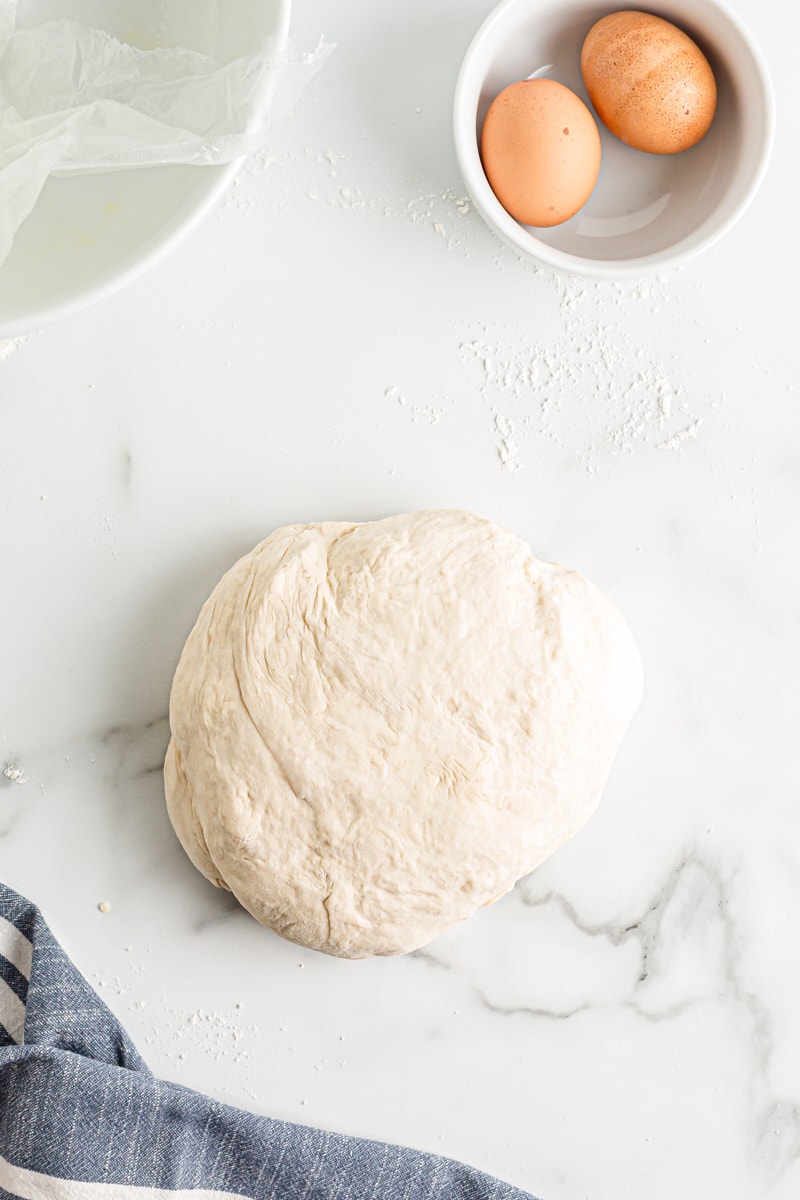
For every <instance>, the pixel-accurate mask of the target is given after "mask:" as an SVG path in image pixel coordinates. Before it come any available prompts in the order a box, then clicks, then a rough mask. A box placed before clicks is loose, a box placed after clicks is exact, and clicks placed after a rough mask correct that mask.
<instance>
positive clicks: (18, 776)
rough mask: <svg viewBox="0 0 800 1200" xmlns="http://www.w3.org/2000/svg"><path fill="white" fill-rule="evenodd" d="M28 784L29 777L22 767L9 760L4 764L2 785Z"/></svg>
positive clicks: (0, 775) (0, 779)
mask: <svg viewBox="0 0 800 1200" xmlns="http://www.w3.org/2000/svg"><path fill="white" fill-rule="evenodd" d="M27 782H28V777H27V775H26V774H25V772H24V771H23V770H22V768H21V767H18V766H17V764H16V762H13V761H11V760H9V761H8V762H6V763H4V764H3V770H2V772H0V784H4V783H16V784H24V783H27Z"/></svg>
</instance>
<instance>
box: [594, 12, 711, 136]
mask: <svg viewBox="0 0 800 1200" xmlns="http://www.w3.org/2000/svg"><path fill="white" fill-rule="evenodd" d="M581 73H582V74H583V82H584V83H585V84H586V90H587V92H588V93H589V98H590V100H591V102H592V104H593V105H594V107H595V111H596V112H597V115H598V116H599V117H600V120H601V121H603V123H604V124H605V125H607V126H608V128H609V129H610V130H611V132H612V133H613V134H615V135H616V136H617V137H618V138H620V139H621V140H622V141H623V142H626V143H627V144H628V145H629V146H633V147H634V149H636V150H647V151H649V153H650V154H675V153H677V152H678V151H679V150H688V149H689V147H690V146H693V145H694V144H695V142H699V141H700V138H701V137H702V136H703V135H704V133H705V132H706V131H707V129H708V127H709V125H710V124H711V121H712V120H713V117H714V111H715V109H716V106H717V84H716V81H715V79H714V73H713V71H712V70H711V67H710V66H709V64H708V60H707V59H706V57H705V55H704V54H703V52H702V50H701V49H700V47H699V46H697V45H696V44H695V43H694V42H693V41H692V39H691V38H690V37H689V35H688V34H686V33H684V32H683V30H682V29H678V27H677V26H676V25H673V24H672V23H671V22H670V21H665V20H664V19H663V18H662V17H656V16H653V15H652V13H644V12H632V11H625V12H615V13H609V15H608V16H607V17H603V18H602V19H601V20H599V21H598V22H597V23H596V24H595V25H593V26H592V28H591V29H590V30H589V33H588V34H587V36H586V40H585V41H584V43H583V49H582V51H581Z"/></svg>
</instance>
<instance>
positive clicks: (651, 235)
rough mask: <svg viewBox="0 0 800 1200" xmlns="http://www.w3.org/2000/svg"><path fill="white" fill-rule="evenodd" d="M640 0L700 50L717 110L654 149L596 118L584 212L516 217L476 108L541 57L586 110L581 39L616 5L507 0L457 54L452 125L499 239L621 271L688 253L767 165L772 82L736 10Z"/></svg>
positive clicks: (732, 215) (734, 210) (714, 0)
mask: <svg viewBox="0 0 800 1200" xmlns="http://www.w3.org/2000/svg"><path fill="white" fill-rule="evenodd" d="M620 7H622V8H624V7H625V6H624V5H622V6H618V8H620ZM628 7H633V8H635V7H637V6H636V5H630V6H628ZM642 7H643V8H644V9H645V10H646V11H648V12H653V13H656V14H657V15H658V16H661V17H665V18H666V19H667V20H669V21H672V22H673V23H674V24H676V25H678V26H679V27H680V28H681V29H684V30H685V31H686V32H687V33H688V34H689V35H690V36H691V37H693V38H694V40H695V41H696V42H697V43H698V45H699V46H700V47H701V49H702V50H703V51H704V53H705V54H706V57H707V58H708V60H709V62H710V63H711V66H712V68H713V70H714V74H715V76H716V80H717V87H718V101H717V111H716V115H715V117H714V121H713V122H712V125H711V128H710V129H709V131H708V133H707V134H706V135H705V137H704V138H702V140H701V141H700V142H698V143H697V145H695V146H693V147H692V148H691V149H690V150H685V151H683V153H681V154H670V155H656V154H645V153H643V152H641V151H638V150H632V149H631V148H630V147H629V146H626V145H624V144H623V143H622V142H621V141H619V140H618V139H617V138H615V137H614V136H613V134H611V133H609V131H608V130H607V129H606V127H605V126H604V125H603V123H602V122H601V121H600V120H599V118H598V122H597V123H598V127H599V129H600V137H601V141H602V150H603V162H602V166H601V169H600V177H599V179H598V182H597V185H596V187H595V189H594V191H593V192H592V195H591V197H590V199H589V200H588V202H587V203H586V205H585V206H584V207H583V208H582V209H581V210H580V212H578V213H577V214H576V215H575V216H574V217H573V218H572V219H571V220H569V221H566V222H565V223H564V224H563V225H557V226H555V227H553V228H552V229H533V228H530V227H528V226H525V225H520V224H519V223H518V222H517V221H515V220H514V218H513V217H511V216H509V214H508V213H507V212H506V211H505V209H504V208H503V207H502V205H501V204H500V202H499V201H498V200H497V198H496V196H495V195H494V193H493V191H492V189H491V188H490V186H489V183H488V180H487V179H486V175H485V174H484V171H483V167H482V165H481V159H480V153H479V148H478V147H479V137H480V130H481V126H482V124H483V119H484V116H485V115H486V110H487V109H488V107H489V105H490V103H491V102H492V100H493V99H494V97H495V96H496V95H497V93H498V92H500V91H501V90H502V89H503V88H504V87H506V86H507V85H508V84H510V83H513V82H514V81H516V80H518V79H525V78H527V76H529V75H531V74H532V73H533V72H534V71H537V70H540V69H541V68H543V67H546V66H551V67H552V70H551V71H550V72H548V77H549V78H552V79H556V80H558V81H559V82H560V83H563V84H566V86H567V87H570V88H572V89H573V91H575V92H577V93H578V95H579V96H580V97H581V99H582V100H584V102H585V103H586V104H587V105H588V106H589V108H590V110H591V109H592V106H591V103H590V101H589V98H588V96H587V94H586V89H585V88H584V86H583V81H582V79H581V72H580V52H581V46H582V44H583V40H584V38H585V36H586V34H587V33H588V32H589V29H590V28H591V26H592V25H593V24H594V22H595V21H597V20H598V19H599V18H600V17H602V16H604V15H605V14H606V13H609V12H615V11H618V8H617V9H615V7H614V5H610V4H607V3H606V4H598V3H596V0H504V3H502V4H500V5H499V7H497V8H496V9H494V11H493V12H492V13H490V15H489V17H488V18H487V19H486V21H484V23H483V25H482V26H481V27H480V29H479V30H478V32H477V34H476V35H475V37H474V39H473V41H472V44H471V46H470V48H469V50H468V51H467V54H466V57H465V59H464V62H463V65H462V68H461V72H460V74H459V77H458V83H457V85H456V94H455V109H454V131H455V145H456V153H457V155H458V160H459V164H460V167H461V172H462V174H463V177H464V182H465V184H466V186H467V190H468V191H469V194H470V196H471V197H472V200H473V203H474V204H475V207H476V208H477V209H478V210H479V211H480V212H481V214H482V215H483V217H484V218H485V220H486V221H487V222H488V224H489V225H490V226H491V228H492V229H494V230H495V232H496V233H497V234H499V236H500V237H501V238H502V239H503V240H504V241H506V242H508V243H509V244H510V245H512V246H514V247H515V248H516V249H517V250H519V251H521V252H522V253H523V254H525V255H527V256H529V257H530V258H533V259H535V260H537V261H538V262H541V263H545V264H547V265H549V266H551V267H555V268H557V269H561V270H566V271H573V272H576V273H578V274H582V275H590V276H596V277H600V278H607V279H619V278H621V277H625V276H640V275H645V274H647V273H649V272H651V271H661V270H664V269H665V268H667V267H669V266H672V265H675V264H677V263H679V262H682V261H685V260H686V259H687V258H689V257H691V256H692V255H694V254H697V253H698V252H699V251H700V250H703V249H705V248H706V247H707V246H710V245H711V244H712V243H713V242H715V241H716V240H717V239H718V238H720V237H721V236H722V235H723V234H724V233H725V231H726V230H728V229H730V227H731V226H732V225H733V223H734V222H735V221H736V220H737V219H738V218H739V217H740V216H741V215H742V213H743V212H744V210H745V208H746V207H747V205H748V204H749V202H750V200H751V199H752V197H753V195H754V193H755V191H756V189H757V187H758V185H759V183H760V182H761V179H762V177H763V174H764V171H765V169H766V165H767V161H768V159H769V154H770V150H771V147H772V137H773V126H774V102H773V96H772V88H771V85H770V81H769V76H768V74H767V70H766V68H765V66H764V63H763V62H762V59H761V56H760V54H759V52H758V50H757V49H756V48H755V46H754V45H753V42H752V40H751V38H750V37H749V35H748V34H747V33H746V32H745V30H744V29H743V28H742V26H741V24H740V23H739V21H738V20H737V19H736V18H735V17H734V16H733V14H732V13H731V12H730V11H729V10H728V9H726V8H724V7H723V6H722V5H721V4H720V3H718V0H665V2H664V3H661V0H659V2H658V3H655V4H649V3H648V4H647V5H643V6H642ZM592 111H593V110H592Z"/></svg>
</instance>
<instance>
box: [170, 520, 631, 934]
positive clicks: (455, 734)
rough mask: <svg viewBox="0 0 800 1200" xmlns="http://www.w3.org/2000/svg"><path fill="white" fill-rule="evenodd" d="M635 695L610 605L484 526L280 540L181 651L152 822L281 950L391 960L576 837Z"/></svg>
mask: <svg viewBox="0 0 800 1200" xmlns="http://www.w3.org/2000/svg"><path fill="white" fill-rule="evenodd" d="M641 688H642V675H641V663H640V660H639V655H638V653H637V650H636V646H635V644H634V642H633V638H632V636H631V634H630V632H629V630H628V628H627V626H626V625H625V623H624V621H623V619H622V617H621V616H620V615H619V613H618V612H617V610H616V609H615V608H614V607H613V605H612V604H611V602H610V601H609V600H608V599H606V597H605V596H604V595H603V594H602V593H601V592H599V591H598V590H597V589H596V588H595V587H593V586H592V584H590V583H588V582H587V581H586V580H585V579H583V578H582V577H581V576H580V575H577V574H576V573H575V572H574V571H569V570H567V569H566V568H564V567H561V566H557V565H554V564H551V563H544V562H540V561H538V560H537V559H535V558H534V557H533V556H532V554H531V552H530V550H529V549H528V547H527V546H526V545H525V544H524V542H521V541H520V540H519V539H518V538H516V537H514V536H512V535H511V534H510V533H506V532H505V531H504V530H502V529H499V528H498V527H497V526H495V525H493V524H491V523H490V522H489V521H485V520H482V519H480V518H478V517H475V516H473V515H471V514H470V513H465V512H451V511H435V512H418V513H413V514H411V515H407V516H398V517H391V518H389V519H388V520H384V521H372V522H368V523H366V524H362V525H350V524H332V523H331V524H323V525H292V526H289V527H287V528H284V529H279V530H277V532H275V533H273V534H272V535H271V536H270V537H268V538H267V539H266V541H264V542H262V543H261V544H260V545H259V546H257V547H256V548H255V550H253V551H252V553H250V554H248V555H246V556H245V557H244V558H242V559H241V560H240V561H239V562H238V563H236V565H235V566H234V567H233V568H232V569H231V570H230V571H228V573H227V574H226V575H225V576H224V578H223V579H222V580H221V582H220V583H219V584H218V585H217V587H216V588H215V590H214V592H213V593H212V595H211V596H210V598H209V599H208V600H207V601H206V604H205V605H204V607H203V610H202V612H201V613H200V617H199V619H198V621H197V624H196V626H195V628H194V630H193V631H192V633H191V635H190V637H189V639H188V641H187V643H186V646H185V648H184V651H183V654H182V656H181V660H180V663H179V665H178V669H177V672H176V675H175V681H174V684H173V688H172V697H171V701H170V724H171V728H172V740H171V742H170V745H169V750H168V753H167V761H166V764H165V776H166V794H167V804H168V807H169V814H170V818H171V820H172V823H173V825H174V827H175V830H176V832H177V834H178V837H179V838H180V840H181V842H182V843H183V846H184V848H185V849H186V852H187V854H188V855H189V857H190V858H191V859H192V861H193V863H194V864H195V866H196V867H197V868H198V869H199V870H200V871H202V872H203V874H204V875H205V876H206V877H207V878H208V879H210V880H211V881H212V883H215V884H216V885H217V886H218V887H227V888H230V890H231V891H232V892H233V893H234V894H235V895H236V897H237V898H238V899H239V901H240V902H241V903H242V904H243V905H244V907H245V908H247V909H248V910H249V911H250V912H251V913H252V914H253V916H254V917H256V918H257V920H259V921H261V922H263V923H264V924H265V925H268V926H270V927H271V928H272V929H274V930H275V931H276V932H277V933H279V934H281V935H282V936H283V937H286V938H290V939H291V940H292V941H295V942H299V943H301V944H302V945H305V946H311V947H314V948H316V949H318V950H324V951H326V952H327V953H328V954H337V955H341V956H343V957H345V958H363V957H366V956H368V955H372V954H401V953H403V952H405V951H409V950H413V949H415V948H417V947H419V946H422V945H424V944H425V943H426V942H428V941H430V939H431V938H433V937H435V936H436V935H437V934H438V933H441V932H442V931H443V930H445V929H447V928H449V927H450V926H451V925H454V924H456V922H458V921H461V920H463V919H464V918H465V917H468V916H470V915H471V914H472V913H474V912H475V910H476V909H477V908H479V907H480V906H481V905H484V904H489V903H491V902H492V901H493V900H496V899H498V898H499V897H500V896H502V895H503V893H504V892H507V891H508V890H509V889H510V888H512V887H513V886H514V884H515V882H516V881H517V880H518V879H519V878H520V877H521V876H522V875H526V874H527V873H528V872H529V871H531V870H532V869H533V868H534V867H535V866H537V865H538V864H539V863H540V862H542V860H543V859H545V858H547V856H548V855H549V854H552V853H553V851H554V850H555V849H557V847H559V846H560V845H561V844H562V843H563V842H565V841H566V840H567V839H568V838H570V837H571V836H572V835H573V834H574V833H576V832H577V830H578V829H580V828H581V826H582V825H583V824H584V822H585V821H586V820H587V819H588V818H589V816H590V815H591V813H592V812H593V811H594V809H595V807H596V804H597V801H598V799H599V795H600V792H601V790H602V788H603V785H604V784H605V782H606V778H607V776H608V772H609V769H610V767H611V762H612V759H613V757H614V754H615V752H616V749H617V746H618V744H619V741H620V739H621V737H622V735H623V733H624V731H625V728H626V726H627V724H628V721H629V720H630V718H631V716H632V714H633V712H634V710H635V708H636V707H637V705H638V703H639V699H640V695H641Z"/></svg>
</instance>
